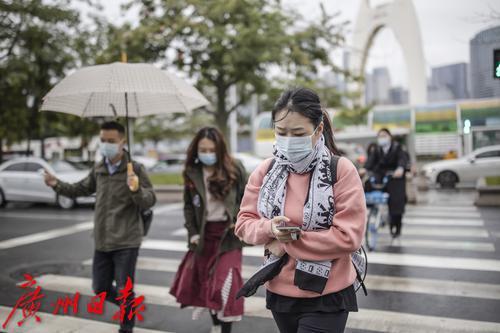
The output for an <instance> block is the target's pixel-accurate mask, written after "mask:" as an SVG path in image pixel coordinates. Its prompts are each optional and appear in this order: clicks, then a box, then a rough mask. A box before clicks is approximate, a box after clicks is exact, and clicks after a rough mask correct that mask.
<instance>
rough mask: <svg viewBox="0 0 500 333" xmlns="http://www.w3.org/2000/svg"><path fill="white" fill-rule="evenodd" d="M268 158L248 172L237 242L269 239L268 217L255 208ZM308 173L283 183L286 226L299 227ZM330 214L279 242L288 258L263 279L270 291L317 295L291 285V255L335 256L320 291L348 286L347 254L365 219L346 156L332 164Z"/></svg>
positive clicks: (258, 242) (320, 258) (292, 175)
mask: <svg viewBox="0 0 500 333" xmlns="http://www.w3.org/2000/svg"><path fill="white" fill-rule="evenodd" d="M271 160H272V159H268V160H266V161H264V162H263V163H261V165H259V167H258V168H257V169H256V170H255V171H254V172H253V173H252V174H251V175H250V179H249V181H248V184H247V186H246V189H245V195H244V197H243V201H242V203H241V207H240V213H239V214H238V221H237V222H236V226H235V233H236V235H237V236H238V237H240V238H241V239H242V240H243V241H245V242H246V243H248V244H253V245H263V244H267V243H269V242H271V241H272V240H273V239H274V236H273V234H272V232H271V221H270V220H269V219H267V218H261V217H260V216H259V213H258V211H257V200H258V197H259V190H260V187H261V185H262V181H263V179H264V176H265V175H266V173H267V170H268V169H269V166H270V164H271ZM310 177H311V174H310V173H308V174H302V175H301V174H295V173H290V175H289V176H288V182H287V194H286V202H285V214H284V215H285V216H286V217H288V218H289V219H290V222H289V223H288V225H296V226H301V224H302V216H303V207H304V202H305V199H306V196H307V190H308V185H309V179H310ZM333 192H334V200H335V209H336V213H335V216H334V219H333V227H331V228H330V229H328V230H322V231H303V232H302V235H301V237H300V239H299V240H296V241H292V242H290V243H286V244H284V245H283V246H284V249H285V251H286V252H287V253H288V254H289V256H290V259H291V260H289V261H288V263H287V264H286V265H285V266H284V267H283V269H282V270H281V273H280V274H279V275H278V276H276V277H275V278H274V279H273V280H271V281H269V282H268V283H266V287H267V289H268V290H270V291H271V292H273V293H276V294H279V295H283V296H289V297H299V298H309V297H318V296H320V295H319V294H317V293H315V292H312V291H306V290H302V289H299V288H298V287H296V286H295V285H294V284H293V279H294V274H295V263H296V261H295V259H302V260H311V261H324V260H335V262H334V264H333V266H332V270H331V271H330V276H329V278H328V282H327V284H326V287H325V290H323V295H325V294H330V293H333V292H337V291H339V290H342V289H344V288H346V287H348V286H350V285H351V284H352V283H353V282H354V280H355V278H356V272H355V270H354V267H353V265H352V263H351V259H350V253H351V252H354V251H355V250H357V249H358V248H359V247H360V245H361V241H362V239H363V235H364V230H365V219H366V204H365V196H364V192H363V187H362V184H361V180H360V178H359V175H358V172H357V170H356V168H355V167H354V165H353V164H352V163H351V161H349V160H348V159H346V158H344V157H342V158H340V160H339V162H338V165H337V182H336V183H335V186H334V191H333Z"/></svg>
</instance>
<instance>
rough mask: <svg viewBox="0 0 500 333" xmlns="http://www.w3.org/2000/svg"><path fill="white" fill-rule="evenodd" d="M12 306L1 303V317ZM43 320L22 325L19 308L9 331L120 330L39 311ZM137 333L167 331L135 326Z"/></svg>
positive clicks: (108, 324) (48, 332)
mask: <svg viewBox="0 0 500 333" xmlns="http://www.w3.org/2000/svg"><path fill="white" fill-rule="evenodd" d="M11 311H12V308H10V307H6V306H2V305H0V318H7V317H8V316H9V314H10V312H11ZM37 315H38V316H39V317H40V319H41V320H42V321H41V322H40V323H37V322H36V321H35V320H28V321H26V322H25V323H24V324H23V325H22V326H21V327H18V326H17V322H18V321H19V320H21V319H22V315H21V310H18V311H17V312H16V314H15V315H14V316H13V317H12V319H11V321H10V322H9V326H8V328H9V332H11V333H54V332H59V333H62V332H68V333H69V332H92V333H109V332H115V331H117V330H118V324H110V323H105V322H101V321H96V320H90V319H83V318H77V317H73V316H60V315H54V314H51V313H44V312H37ZM134 332H137V333H167V332H165V331H157V330H150V329H145V328H140V327H135V328H134Z"/></svg>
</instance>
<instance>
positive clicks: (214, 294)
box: [170, 222, 243, 317]
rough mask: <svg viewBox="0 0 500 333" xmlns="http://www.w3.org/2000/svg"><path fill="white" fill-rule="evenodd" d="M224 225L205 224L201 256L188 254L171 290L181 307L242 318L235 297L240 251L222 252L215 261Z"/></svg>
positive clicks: (240, 303)
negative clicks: (206, 309) (201, 309)
mask: <svg viewBox="0 0 500 333" xmlns="http://www.w3.org/2000/svg"><path fill="white" fill-rule="evenodd" d="M226 226H227V222H207V224H206V226H205V238H204V246H203V251H201V254H196V253H195V252H194V251H188V252H187V253H186V255H185V256H184V259H183V260H182V262H181V264H180V266H179V269H178V270H177V274H176V275H175V279H174V283H173V284H172V287H171V288H170V294H172V295H173V296H174V297H175V298H176V299H177V302H178V303H180V304H181V306H182V307H185V306H197V307H204V308H208V309H210V310H214V311H217V312H219V313H221V314H222V315H223V317H236V316H242V315H243V298H240V299H238V300H236V293H237V292H238V290H239V289H240V288H241V287H242V286H243V279H242V277H241V261H242V252H241V249H236V250H232V251H228V252H224V253H223V254H221V255H220V256H219V257H218V258H217V251H218V249H219V244H220V241H221V236H222V234H223V233H224V230H225V228H226Z"/></svg>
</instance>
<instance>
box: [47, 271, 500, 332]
mask: <svg viewBox="0 0 500 333" xmlns="http://www.w3.org/2000/svg"><path fill="white" fill-rule="evenodd" d="M37 281H38V284H39V285H40V286H41V287H42V289H43V290H49V291H55V292H63V293H74V292H76V291H79V292H80V293H81V294H83V295H88V296H93V295H94V294H93V292H92V290H91V288H90V286H91V280H90V279H88V278H81V277H73V276H63V275H42V276H40V277H38V278H37ZM135 292H136V294H137V295H144V296H145V299H146V303H148V304H155V305H160V306H173V307H178V306H179V304H178V303H177V302H176V300H175V298H174V297H173V296H171V295H170V294H169V288H168V287H159V286H151V285H141V284H136V285H135ZM245 315H246V316H250V317H263V318H272V316H271V313H270V312H269V311H268V310H267V309H266V307H265V298H264V297H256V296H253V297H250V298H248V299H246V300H245ZM347 327H349V328H351V329H364V330H370V331H375V332H410V333H420V332H422V333H424V332H425V333H427V332H437V331H439V332H446V333H448V332H450V333H451V332H454V333H455V332H499V331H500V323H493V322H484V321H474V320H463V319H456V318H447V317H437V316H425V315H415V314H410V313H401V312H392V311H380V310H372V309H360V312H358V313H354V312H353V313H351V314H350V316H349V320H348V322H347Z"/></svg>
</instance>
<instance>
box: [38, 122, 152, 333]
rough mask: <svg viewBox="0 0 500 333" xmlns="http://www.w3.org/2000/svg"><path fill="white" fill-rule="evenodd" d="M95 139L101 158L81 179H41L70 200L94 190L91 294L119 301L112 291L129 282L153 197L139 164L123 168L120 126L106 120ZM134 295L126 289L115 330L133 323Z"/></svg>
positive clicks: (123, 329) (124, 330)
mask: <svg viewBox="0 0 500 333" xmlns="http://www.w3.org/2000/svg"><path fill="white" fill-rule="evenodd" d="M100 138H101V143H100V152H101V154H102V155H103V157H104V158H103V160H102V161H101V162H100V163H98V164H96V165H95V166H94V167H93V168H92V169H91V171H90V173H89V175H88V176H87V177H86V178H85V179H83V180H81V181H80V182H78V183H75V184H68V183H64V182H62V181H60V180H58V179H57V178H56V177H55V176H54V175H51V174H50V173H48V172H46V173H45V183H46V184H47V185H48V186H50V187H52V188H53V189H54V191H55V192H56V193H57V194H59V195H63V196H67V197H71V198H75V197H78V196H88V195H91V194H93V193H96V204H95V216H94V241H95V252H94V260H93V267H92V288H93V290H94V292H95V293H96V294H100V293H102V292H106V299H107V300H108V301H110V302H112V303H114V304H117V305H120V302H118V300H117V297H118V291H119V290H121V289H123V288H124V287H125V283H126V282H127V278H128V277H130V279H131V280H132V282H133V281H134V273H135V266H136V262H137V256H138V254H139V247H140V245H141V241H142V237H143V235H144V225H143V223H142V220H141V211H144V210H147V209H149V208H150V207H152V206H153V205H154V204H155V202H156V196H155V193H154V191H153V187H152V185H151V182H150V181H149V179H148V176H147V174H146V171H145V169H144V167H143V166H142V165H140V164H137V163H135V162H133V163H132V164H131V165H132V166H133V167H132V168H130V167H129V168H127V166H128V165H129V162H130V160H129V156H128V154H127V152H126V151H125V150H124V145H125V142H126V140H125V129H124V127H123V126H122V125H121V124H120V123H118V122H115V121H110V122H106V123H104V124H102V126H101V131H100ZM113 281H115V283H116V287H115V286H113ZM134 297H135V296H134V293H132V294H131V295H130V296H129V299H128V300H127V306H126V312H125V313H126V315H125V317H124V318H125V319H124V320H123V322H122V323H120V330H119V332H120V333H129V332H132V329H133V327H134V322H135V317H133V318H132V319H131V320H129V319H128V314H129V313H130V310H131V304H130V303H131V301H132V300H133V299H134Z"/></svg>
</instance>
